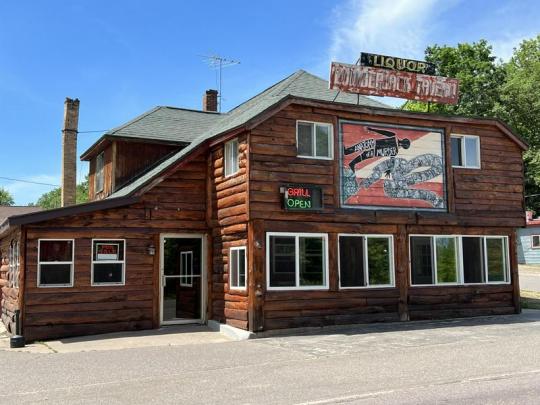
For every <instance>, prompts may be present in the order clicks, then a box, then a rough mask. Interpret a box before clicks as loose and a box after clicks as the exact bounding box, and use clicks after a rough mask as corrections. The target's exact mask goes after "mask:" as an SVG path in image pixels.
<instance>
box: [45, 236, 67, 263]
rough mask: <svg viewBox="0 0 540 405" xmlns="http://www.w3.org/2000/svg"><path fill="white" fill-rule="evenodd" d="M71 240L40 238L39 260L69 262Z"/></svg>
mask: <svg viewBox="0 0 540 405" xmlns="http://www.w3.org/2000/svg"><path fill="white" fill-rule="evenodd" d="M72 245H73V242H72V241H70V240H69V241H68V240H42V241H40V242H39V261H40V262H71V260H72V258H73V255H72V252H73V250H72V249H73V246H72Z"/></svg>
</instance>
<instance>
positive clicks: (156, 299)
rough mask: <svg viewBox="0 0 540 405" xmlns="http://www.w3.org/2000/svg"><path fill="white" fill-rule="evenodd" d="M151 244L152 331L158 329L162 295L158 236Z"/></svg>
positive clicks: (155, 236)
mask: <svg viewBox="0 0 540 405" xmlns="http://www.w3.org/2000/svg"><path fill="white" fill-rule="evenodd" d="M153 244H154V247H155V253H154V258H153V259H154V277H152V280H153V283H154V288H153V290H154V293H153V294H152V305H153V308H154V310H153V319H152V327H153V328H154V329H157V328H159V326H160V325H159V322H160V319H159V313H160V310H161V308H159V305H160V303H161V300H160V297H161V294H162V293H163V292H162V291H161V290H160V287H161V268H160V262H161V260H160V258H161V254H162V251H161V239H160V237H159V234H156V235H154V237H153Z"/></svg>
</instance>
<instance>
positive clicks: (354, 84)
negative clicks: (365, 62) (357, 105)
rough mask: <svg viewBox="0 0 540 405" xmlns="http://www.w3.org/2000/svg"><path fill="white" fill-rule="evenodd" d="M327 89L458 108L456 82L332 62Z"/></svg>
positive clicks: (457, 83)
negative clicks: (449, 105) (328, 87)
mask: <svg viewBox="0 0 540 405" xmlns="http://www.w3.org/2000/svg"><path fill="white" fill-rule="evenodd" d="M330 89H338V90H341V91H346V92H349V93H358V94H366V95H371V96H390V97H400V98H406V99H409V100H417V101H425V102H435V103H442V104H457V102H458V96H459V82H458V80H457V79H452V78H449V77H442V76H430V75H423V74H416V73H410V72H403V71H398V70H390V69H382V68H375V67H370V66H360V65H351V64H348V63H339V62H332V65H331V68H330Z"/></svg>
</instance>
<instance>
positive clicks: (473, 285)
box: [409, 281, 512, 288]
mask: <svg viewBox="0 0 540 405" xmlns="http://www.w3.org/2000/svg"><path fill="white" fill-rule="evenodd" d="M500 285H512V282H511V281H492V282H489V283H469V284H455V283H453V284H450V283H448V284H416V285H411V286H410V287H409V288H423V287H429V288H432V287H442V288H444V287H461V288H465V287H489V286H500Z"/></svg>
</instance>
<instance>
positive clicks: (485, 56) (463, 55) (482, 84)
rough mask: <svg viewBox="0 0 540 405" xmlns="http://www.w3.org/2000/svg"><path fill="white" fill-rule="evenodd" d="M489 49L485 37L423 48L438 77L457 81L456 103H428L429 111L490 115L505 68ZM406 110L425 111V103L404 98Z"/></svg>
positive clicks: (502, 81)
mask: <svg viewBox="0 0 540 405" xmlns="http://www.w3.org/2000/svg"><path fill="white" fill-rule="evenodd" d="M491 52H492V48H491V46H490V45H489V44H488V43H487V41H485V40H480V41H479V42H473V43H472V44H468V43H464V44H458V45H457V46H456V47H451V46H446V45H445V46H439V45H433V46H429V47H427V48H426V51H425V55H426V56H425V59H426V61H428V62H432V63H434V64H435V65H436V67H437V74H438V75H439V76H447V77H454V78H456V79H458V80H459V93H460V97H459V103H458V104H457V105H449V104H430V105H429V111H430V112H434V113H440V114H455V115H466V116H479V117H493V116H495V111H496V109H497V106H498V105H499V104H500V99H501V85H502V84H503V83H504V82H505V77H506V70H505V66H504V64H503V63H500V62H497V60H496V57H495V56H494V55H492V53H491ZM402 108H403V109H404V110H408V111H428V104H427V103H423V102H419V101H407V102H406V103H405V104H404V105H403V107H402Z"/></svg>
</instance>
